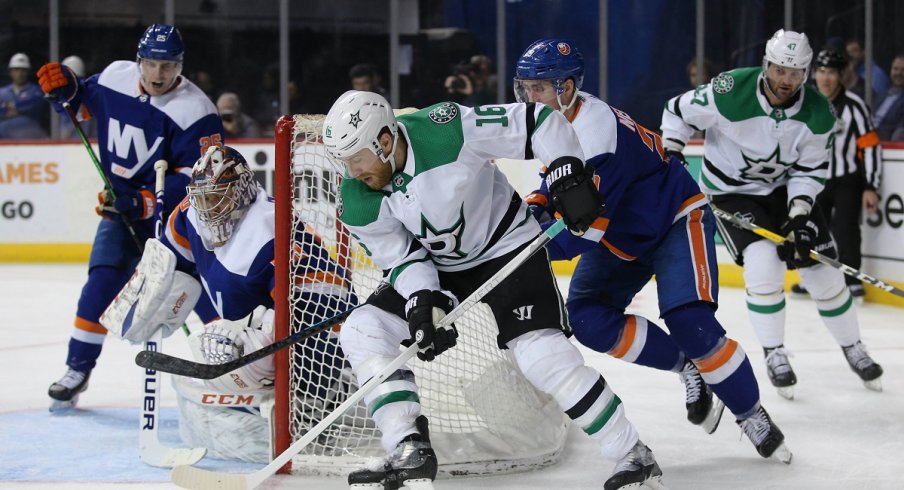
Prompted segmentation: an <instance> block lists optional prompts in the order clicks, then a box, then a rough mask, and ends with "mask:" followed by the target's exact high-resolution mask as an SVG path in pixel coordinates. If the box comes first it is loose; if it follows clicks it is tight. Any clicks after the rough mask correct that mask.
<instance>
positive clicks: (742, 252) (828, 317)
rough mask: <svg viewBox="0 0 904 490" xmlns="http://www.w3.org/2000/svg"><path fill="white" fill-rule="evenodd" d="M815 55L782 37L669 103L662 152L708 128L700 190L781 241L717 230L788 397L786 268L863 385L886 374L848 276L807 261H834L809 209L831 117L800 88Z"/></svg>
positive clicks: (823, 168) (776, 380) (812, 91)
mask: <svg viewBox="0 0 904 490" xmlns="http://www.w3.org/2000/svg"><path fill="white" fill-rule="evenodd" d="M812 58H813V50H812V49H811V48H810V44H809V41H808V39H807V36H806V35H804V34H802V33H798V32H793V31H784V30H778V31H777V32H776V33H775V35H773V36H772V38H771V39H770V40H769V41H768V42H767V43H766V52H765V56H764V57H763V66H762V67H755V68H738V69H735V70H731V71H728V72H725V73H722V74H720V75H718V76H717V77H715V78H713V79H712V81H711V82H710V83H707V84H705V85H700V86H699V87H697V88H696V89H694V90H691V91H689V92H687V93H684V94H681V95H679V96H677V97H675V98H673V99H671V100H669V101H668V102H667V103H666V105H665V110H664V111H663V113H662V137H663V139H664V146H665V147H666V149H668V150H670V151H672V152H675V153H678V154H680V152H681V150H682V149H683V148H684V145H685V143H686V142H687V140H688V138H690V136H691V134H692V133H693V132H694V131H697V130H701V131H703V130H705V132H706V136H705V139H704V154H703V169H702V172H701V175H700V187H701V188H702V189H703V191H704V192H706V193H707V194H708V195H709V196H710V199H711V200H712V203H713V204H714V205H716V206H718V207H719V208H721V209H722V210H724V211H727V212H729V213H733V214H736V215H739V216H741V217H742V218H744V219H748V220H751V221H753V222H754V223H756V224H757V225H758V226H761V227H763V228H766V229H770V230H776V231H778V230H780V232H781V234H782V235H783V236H785V237H787V238H786V241H785V242H784V243H783V244H782V245H780V246H778V247H776V245H775V244H774V243H773V242H771V241H769V240H766V239H764V238H762V237H760V236H758V235H755V234H754V233H752V232H749V231H746V230H742V229H740V228H736V227H733V226H723V227H721V228H720V231H721V234H722V236H723V237H724V238H726V240H725V241H726V246H727V247H728V249H729V251H731V252H732V254H733V255H734V257H735V260H736V262H737V263H738V264H739V265H743V267H744V284H745V287H746V290H747V308H748V314H749V317H750V323H751V324H752V325H753V330H754V332H755V333H756V335H757V338H758V339H759V341H760V344H762V346H763V349H764V352H765V356H766V365H767V371H768V373H769V378H770V380H771V382H772V384H773V385H774V386H775V387H776V388H778V391H779V393H780V394H782V396H785V397H787V398H791V397H793V388H792V386H793V385H794V384H796V383H797V377H796V375H795V374H794V371H793V370H792V369H791V365H790V363H789V362H788V352H787V350H786V349H785V346H784V339H785V294H784V277H785V269H786V264H787V268H789V269H793V268H796V269H798V272H799V273H800V278H801V284H802V285H803V286H804V287H805V288H806V289H807V291H809V292H810V295H811V296H812V298H813V299H814V300H815V303H816V308H817V309H818V310H819V314H820V317H821V318H822V321H823V323H824V324H825V326H826V328H827V329H828V330H829V332H830V333H831V334H832V337H834V339H835V341H836V342H837V343H838V345H839V346H841V348H842V350H843V352H844V355H845V358H846V359H847V361H848V363H849V364H850V366H851V368H852V369H853V370H854V371H855V372H856V373H857V374H858V375H859V377H860V378H861V379H862V380H863V381H864V382H865V383H866V384H867V387H870V388H873V389H881V385H879V384H878V382H879V380H878V378H879V377H880V376H881V375H882V368H881V367H880V366H879V365H878V364H876V363H875V362H873V360H872V358H871V357H870V356H869V355H868V354H867V353H866V350H865V348H864V347H863V344H862V343H861V341H860V328H859V326H858V323H857V312H856V309H855V308H854V306H853V301H852V299H851V295H850V292H849V291H848V288H847V287H846V285H845V281H844V275H843V274H842V272H841V271H840V270H838V269H836V268H833V267H830V266H827V265H824V264H821V263H818V262H816V261H815V260H812V259H811V258H810V257H809V251H810V250H812V249H815V250H816V251H818V252H819V253H822V254H824V255H827V256H830V257H835V256H836V253H835V247H834V243H833V240H832V237H831V235H830V234H829V231H828V226H827V225H826V223H825V218H824V217H823V215H822V213H821V212H819V207H818V204H815V203H814V201H815V198H816V195H817V194H818V193H819V192H820V191H821V190H822V188H823V186H824V184H825V181H826V178H827V177H828V168H829V160H830V158H831V155H830V150H831V148H832V143H833V136H832V131H833V128H834V126H835V121H836V120H835V115H834V112H833V110H832V107H831V105H830V104H829V102H828V101H827V100H826V98H825V97H823V96H822V95H821V94H820V93H819V92H818V91H817V89H816V88H815V87H813V86H811V85H808V84H806V83H805V82H806V80H807V73H808V72H809V69H810V63H811V61H812Z"/></svg>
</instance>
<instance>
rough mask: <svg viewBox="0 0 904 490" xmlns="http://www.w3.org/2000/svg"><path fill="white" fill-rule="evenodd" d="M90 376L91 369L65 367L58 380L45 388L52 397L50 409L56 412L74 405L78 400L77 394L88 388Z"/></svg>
mask: <svg viewBox="0 0 904 490" xmlns="http://www.w3.org/2000/svg"><path fill="white" fill-rule="evenodd" d="M90 377H91V371H87V372H82V371H76V370H75V369H72V368H69V369H67V370H66V374H64V375H63V377H62V378H60V380H59V381H57V382H55V383H53V384H52V385H50V388H49V389H48V390H47V394H48V395H50V398H52V401H51V403H50V411H51V412H58V411H61V410H67V409H70V408H72V407H74V406H75V404H76V403H77V402H78V396H79V394H80V393H81V392H83V391H85V390H87V389H88V378H90Z"/></svg>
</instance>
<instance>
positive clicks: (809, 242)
mask: <svg viewBox="0 0 904 490" xmlns="http://www.w3.org/2000/svg"><path fill="white" fill-rule="evenodd" d="M811 202H812V201H811V200H810V199H809V198H807V197H796V198H794V199H792V200H791V210H790V211H789V213H788V220H787V221H785V224H784V225H782V228H781V230H780V233H781V235H782V236H784V237H785V241H784V242H783V243H782V244H781V245H779V246H778V248H777V249H776V250H777V252H778V256H779V257H780V258H781V259H782V260H784V261H785V263H786V264H788V268H789V269H798V268H801V267H810V266H812V265H815V264H816V261H815V260H813V259H811V258H810V250H812V249H813V247H814V245H815V244H816V237H817V236H818V235H819V226H818V225H817V224H816V222H815V221H814V220H813V219H812V218H811V217H810V210H811V209H812V206H813V205H812V204H811Z"/></svg>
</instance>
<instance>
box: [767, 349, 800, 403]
mask: <svg viewBox="0 0 904 490" xmlns="http://www.w3.org/2000/svg"><path fill="white" fill-rule="evenodd" d="M763 353H764V354H765V355H766V371H767V372H768V373H769V381H771V382H772V386H775V388H776V390H778V394H779V395H781V396H782V397H783V398H787V399H788V400H793V399H794V388H792V386H794V385H796V384H797V376H796V375H795V374H794V370H793V369H791V364H790V363H789V362H788V350H787V349H785V346H784V345H780V346H778V347H771V348H763Z"/></svg>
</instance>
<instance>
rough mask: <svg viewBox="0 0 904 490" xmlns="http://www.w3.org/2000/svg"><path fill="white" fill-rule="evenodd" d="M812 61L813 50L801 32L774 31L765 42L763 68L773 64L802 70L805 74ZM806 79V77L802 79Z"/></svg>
mask: <svg viewBox="0 0 904 490" xmlns="http://www.w3.org/2000/svg"><path fill="white" fill-rule="evenodd" d="M811 61H813V49H812V48H811V47H810V40H809V39H807V35H806V34H804V33H802V32H794V31H786V30H784V29H779V30H777V31H775V34H773V35H772V38H771V39H769V40H768V41H766V55H765V56H763V68H764V69H765V68H766V64H767V63H773V64H776V65H779V66H784V67H787V68H797V69H802V70H804V71H805V72H806V71H809V69H810V62H811ZM804 79H806V77H804Z"/></svg>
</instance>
